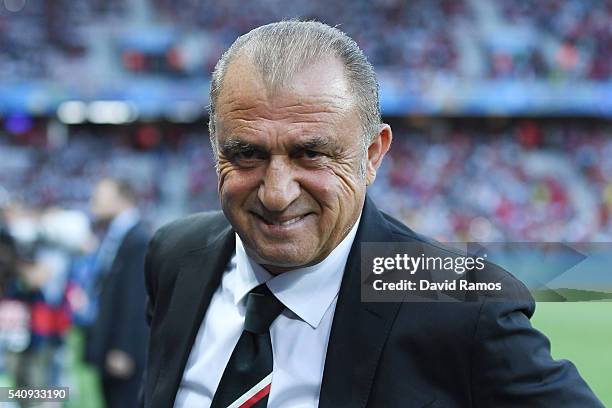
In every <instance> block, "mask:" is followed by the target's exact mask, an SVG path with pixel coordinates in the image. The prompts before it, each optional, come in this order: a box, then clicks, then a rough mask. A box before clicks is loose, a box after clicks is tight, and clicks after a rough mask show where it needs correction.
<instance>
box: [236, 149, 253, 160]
mask: <svg viewBox="0 0 612 408" xmlns="http://www.w3.org/2000/svg"><path fill="white" fill-rule="evenodd" d="M254 158H255V150H254V149H250V150H243V151H240V152H238V153H236V154H235V155H234V159H236V160H250V159H254Z"/></svg>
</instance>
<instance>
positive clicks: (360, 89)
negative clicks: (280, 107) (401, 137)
mask: <svg viewBox="0 0 612 408" xmlns="http://www.w3.org/2000/svg"><path fill="white" fill-rule="evenodd" d="M243 54H246V55H248V56H249V57H250V59H251V61H252V62H253V64H254V66H255V68H256V69H257V70H258V71H259V73H260V74H261V75H262V78H263V81H264V83H265V85H266V88H268V89H269V90H275V89H279V88H281V87H282V86H283V85H286V84H287V82H288V81H289V80H291V78H292V77H293V75H295V74H296V73H298V72H299V71H300V70H301V69H303V68H305V67H307V66H308V65H309V64H311V63H312V62H314V61H316V60H318V59H321V58H325V57H329V56H335V57H337V58H339V59H340V61H341V62H342V64H343V65H344V70H345V75H346V78H347V82H348V85H349V89H350V91H351V93H352V95H353V96H354V98H355V101H356V104H357V109H358V114H359V118H360V120H361V125H362V132H363V134H362V140H361V141H362V144H363V149H364V154H365V153H366V152H367V148H368V146H369V144H370V143H371V141H372V140H373V138H374V137H375V136H376V134H377V133H378V131H379V126H380V123H381V118H380V106H379V101H378V81H377V80H376V75H375V73H374V69H373V68H372V65H371V64H370V63H369V62H368V60H367V58H366V57H365V55H364V54H363V51H361V49H360V48H359V46H358V45H357V43H356V42H355V41H354V40H353V39H351V38H350V37H349V36H348V35H346V34H345V33H343V32H342V31H340V30H338V29H337V28H335V27H330V26H328V25H326V24H323V23H320V22H316V21H298V20H289V21H280V22H277V23H272V24H267V25H264V26H261V27H258V28H256V29H254V30H252V31H250V32H248V33H246V34H245V35H242V36H240V37H238V39H237V40H236V41H235V42H234V43H233V44H232V45H231V47H230V48H229V49H228V50H227V51H226V52H225V53H224V54H223V56H221V59H219V62H217V65H216V66H215V69H214V71H213V74H212V80H211V84H210V105H209V121H208V130H209V134H210V141H211V144H212V148H213V152H214V155H215V161H217V159H218V146H217V135H216V119H217V118H216V116H215V115H216V104H217V100H218V98H219V95H220V93H221V89H222V85H223V78H224V76H225V73H226V71H227V69H228V66H229V64H230V63H231V61H232V60H233V59H234V58H235V57H236V56H237V55H243ZM365 157H367V155H366V156H365ZM365 157H364V160H363V162H365ZM360 167H362V168H360V173H361V174H362V176H364V175H365V163H362V164H361V166H360Z"/></svg>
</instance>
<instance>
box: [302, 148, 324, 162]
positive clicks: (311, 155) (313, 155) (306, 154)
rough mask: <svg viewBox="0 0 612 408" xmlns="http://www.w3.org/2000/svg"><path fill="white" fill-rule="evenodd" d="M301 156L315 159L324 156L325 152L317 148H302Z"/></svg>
mask: <svg viewBox="0 0 612 408" xmlns="http://www.w3.org/2000/svg"><path fill="white" fill-rule="evenodd" d="M299 156H301V157H302V158H304V159H307V160H314V159H318V158H321V157H323V156H324V154H323V153H321V152H317V151H316V150H308V149H307V150H302V151H301V153H300V154H299Z"/></svg>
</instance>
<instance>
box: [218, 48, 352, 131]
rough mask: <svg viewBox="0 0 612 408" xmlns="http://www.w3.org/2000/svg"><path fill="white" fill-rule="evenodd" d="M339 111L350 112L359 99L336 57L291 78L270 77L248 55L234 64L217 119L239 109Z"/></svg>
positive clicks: (223, 85) (308, 67)
mask: <svg viewBox="0 0 612 408" xmlns="http://www.w3.org/2000/svg"><path fill="white" fill-rule="evenodd" d="M263 106H267V107H268V108H269V109H275V108H278V109H282V108H287V107H293V108H294V109H296V110H297V109H305V110H306V111H308V110H317V109H319V110H327V109H329V110H335V111H338V112H340V111H344V112H350V111H352V110H354V109H355V100H354V97H353V95H352V94H351V92H350V89H349V84H348V81H347V79H346V76H345V73H344V66H343V65H342V63H341V62H340V60H338V59H337V58H335V57H327V58H324V59H322V60H319V61H316V62H315V63H313V64H310V65H308V66H306V67H303V68H302V69H300V70H299V71H298V72H296V73H294V74H292V75H291V76H290V77H287V78H279V79H278V81H277V80H276V79H275V78H266V74H265V73H263V72H262V70H260V69H257V66H256V65H255V64H254V63H253V62H252V60H251V59H250V58H249V57H248V56H247V55H242V56H240V57H237V58H235V59H234V60H233V61H232V62H230V64H229V66H228V67H227V70H226V72H225V75H224V78H223V82H222V85H221V92H220V94H219V97H218V100H217V118H218V119H219V120H223V119H224V118H226V117H227V114H228V113H230V112H234V111H236V110H237V109H238V110H245V109H256V108H258V107H263Z"/></svg>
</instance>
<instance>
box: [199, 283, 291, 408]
mask: <svg viewBox="0 0 612 408" xmlns="http://www.w3.org/2000/svg"><path fill="white" fill-rule="evenodd" d="M284 308H285V306H284V305H283V304H282V303H281V302H280V301H279V300H278V299H277V298H276V297H275V296H274V295H273V294H272V292H270V289H268V287H267V286H266V284H265V283H264V284H262V285H259V286H258V287H256V288H255V289H253V290H252V291H251V292H249V294H248V295H247V303H246V315H245V319H244V330H243V331H242V334H241V335H240V339H238V343H237V344H236V347H235V348H234V351H233V352H232V355H231V357H230V359H229V362H228V363H227V366H226V367H225V371H224V372H223V376H222V377H221V382H220V383H219V386H218V387H217V391H216V392H215V396H214V398H213V401H212V404H211V408H228V407H231V408H249V407H253V408H263V407H266V405H267V404H268V394H269V393H270V386H271V385H272V343H271V341H270V325H271V324H272V322H273V321H274V319H276V318H277V317H278V315H279V314H280V313H281V312H282V311H283V309H284Z"/></svg>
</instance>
